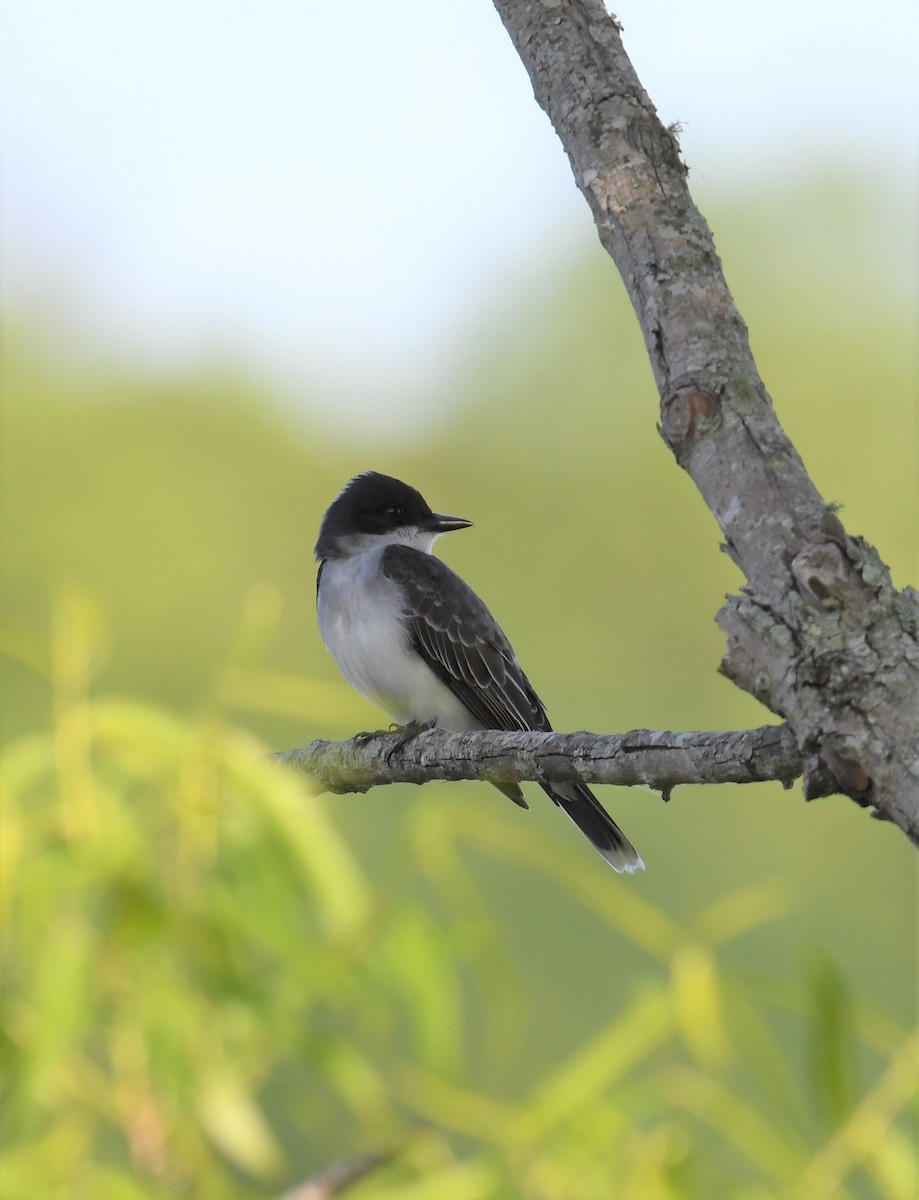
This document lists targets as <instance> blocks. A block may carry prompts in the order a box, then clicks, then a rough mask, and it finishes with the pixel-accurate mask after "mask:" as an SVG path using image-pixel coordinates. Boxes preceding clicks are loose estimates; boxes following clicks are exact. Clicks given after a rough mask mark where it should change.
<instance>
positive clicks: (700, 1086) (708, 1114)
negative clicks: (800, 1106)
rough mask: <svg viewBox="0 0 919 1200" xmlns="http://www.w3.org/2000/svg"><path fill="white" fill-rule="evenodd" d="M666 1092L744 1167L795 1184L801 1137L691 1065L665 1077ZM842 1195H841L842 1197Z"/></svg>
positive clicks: (770, 1179)
mask: <svg viewBox="0 0 919 1200" xmlns="http://www.w3.org/2000/svg"><path fill="white" fill-rule="evenodd" d="M661 1088H662V1091H663V1094H664V1095H665V1096H666V1097H667V1098H668V1099H669V1100H670V1101H671V1103H673V1104H674V1105H677V1106H679V1107H680V1108H684V1109H685V1110H686V1111H687V1112H689V1113H691V1114H692V1115H693V1116H694V1117H696V1118H697V1119H698V1120H699V1121H700V1122H702V1123H703V1124H705V1125H707V1126H708V1127H709V1128H710V1129H712V1130H713V1131H714V1132H715V1133H717V1134H718V1135H719V1136H720V1137H721V1138H723V1139H724V1141H725V1142H726V1143H727V1145H728V1146H730V1147H731V1149H732V1150H733V1151H734V1152H735V1153H736V1154H737V1155H738V1157H739V1159H740V1162H741V1164H742V1166H743V1169H744V1171H750V1170H755V1171H757V1172H760V1173H761V1174H762V1175H763V1176H764V1177H765V1180H766V1181H767V1183H769V1184H771V1185H776V1184H782V1183H785V1182H789V1181H790V1180H791V1179H792V1178H793V1177H794V1176H795V1174H796V1173H797V1172H798V1171H799V1170H800V1167H801V1164H802V1161H803V1159H804V1146H803V1143H802V1142H801V1140H799V1139H797V1138H793V1137H791V1136H790V1134H788V1133H787V1132H786V1131H782V1130H779V1129H777V1128H776V1127H775V1125H774V1124H773V1123H772V1121H771V1120H770V1116H769V1114H768V1113H766V1112H759V1111H757V1110H756V1109H755V1108H753V1107H751V1106H750V1105H749V1104H747V1103H745V1102H744V1100H743V1099H742V1098H741V1097H740V1096H739V1095H737V1094H736V1093H735V1092H733V1091H732V1090H731V1089H730V1088H728V1087H725V1086H724V1085H723V1084H721V1083H719V1082H717V1081H716V1080H714V1079H712V1078H710V1077H709V1076H706V1075H704V1074H703V1073H702V1072H700V1071H696V1070H691V1069H689V1068H686V1067H674V1068H671V1069H670V1070H669V1071H667V1072H665V1074H664V1075H663V1077H662V1079H661ZM841 1196H842V1193H840V1197H841Z"/></svg>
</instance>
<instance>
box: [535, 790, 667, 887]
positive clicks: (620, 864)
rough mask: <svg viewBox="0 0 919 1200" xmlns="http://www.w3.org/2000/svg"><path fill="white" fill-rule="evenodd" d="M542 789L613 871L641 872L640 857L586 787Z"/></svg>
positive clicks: (642, 867) (643, 865) (642, 866)
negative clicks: (591, 843)
mask: <svg viewBox="0 0 919 1200" xmlns="http://www.w3.org/2000/svg"><path fill="white" fill-rule="evenodd" d="M541 786H542V790H543V791H544V792H545V793H546V795H547V796H551V798H552V799H553V800H554V801H555V803H556V804H557V805H558V806H559V807H560V808H563V809H564V810H565V812H566V813H567V814H568V816H569V817H570V818H571V819H572V821H574V823H575V825H577V827H578V829H580V831H581V833H583V834H584V836H585V837H586V838H589V839H590V841H591V842H593V844H594V845H595V846H596V848H597V849H598V850H599V851H600V853H601V854H602V855H603V857H604V858H605V859H606V861H607V862H608V863H609V865H610V866H611V867H612V868H613V870H614V871H628V872H629V874H631V873H632V871H643V870H644V869H645V864H644V863H643V862H642V859H641V855H640V854H639V853H638V851H637V850H636V849H635V847H634V846H633V845H632V843H631V842H630V841H629V839H628V838H627V837H626V836H625V834H624V833H623V832H622V830H621V829H620V828H619V826H618V825H617V824H616V822H615V821H614V820H613V818H612V817H611V816H610V815H609V813H608V812H607V811H606V809H605V808H604V807H603V805H602V804H601V803H600V801H599V800H598V799H597V797H596V796H595V795H594V794H593V792H592V791H591V790H590V788H589V787H587V786H586V785H585V784H583V783H553V784H552V785H551V786H549V785H547V784H542V785H541Z"/></svg>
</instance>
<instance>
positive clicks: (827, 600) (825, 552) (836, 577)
mask: <svg viewBox="0 0 919 1200" xmlns="http://www.w3.org/2000/svg"><path fill="white" fill-rule="evenodd" d="M791 573H792V575H793V576H794V579H795V583H796V584H797V585H798V591H799V592H800V593H801V595H802V596H803V597H804V599H805V600H807V601H808V602H809V603H810V604H811V605H812V606H814V607H816V608H820V609H831V608H839V606H840V604H841V603H842V592H843V591H844V588H845V585H846V582H847V581H848V578H849V566H848V560H847V559H846V556H845V554H844V553H843V551H842V550H841V549H840V547H839V545H838V543H837V542H835V541H831V542H820V543H818V544H817V545H810V546H805V547H804V548H803V549H802V550H799V551H798V553H797V554H796V555H795V557H794V558H793V559H792V562H791Z"/></svg>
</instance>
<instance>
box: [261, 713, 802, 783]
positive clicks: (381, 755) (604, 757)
mask: <svg viewBox="0 0 919 1200" xmlns="http://www.w3.org/2000/svg"><path fill="white" fill-rule="evenodd" d="M275 758H276V759H277V760H278V761H279V762H282V763H285V764H287V765H288V766H292V767H296V768H297V769H299V770H301V771H304V772H305V773H306V774H307V775H309V776H310V777H311V778H312V779H313V780H315V781H316V782H317V783H318V784H319V787H320V789H321V790H322V791H328V792H366V791H367V789H368V788H371V787H375V786H377V785H378V784H383V783H428V782H429V781H431V780H435V779H441V780H450V781H453V780H458V779H480V780H485V781H487V782H489V783H509V782H511V781H519V782H523V781H526V780H532V781H534V782H536V783H544V782H545V783H549V782H553V783H563V782H572V781H577V780H580V781H581V782H582V783H616V784H620V785H623V786H632V785H636V784H644V785H646V786H647V787H651V788H654V789H655V790H656V791H659V792H661V793H663V795H664V797H665V798H667V797H668V796H669V793H670V790H671V789H672V788H674V787H676V786H677V784H683V783H757V782H761V781H763V780H770V779H779V780H781V781H782V783H783V784H784V785H785V786H786V787H790V786H791V783H792V781H793V780H794V779H796V778H797V777H798V776H799V775H800V774H801V771H802V766H803V762H802V758H801V754H800V751H799V750H798V748H797V745H796V744H795V739H794V736H793V734H792V733H791V731H790V730H789V729H788V728H787V727H786V726H784V725H766V726H763V727H762V728H761V729H748V730H743V731H741V732H737V733H734V732H732V733H654V732H651V731H649V730H647V729H636V730H633V731H632V732H631V733H623V734H599V733H528V732H527V733H521V732H516V731H515V732H513V733H505V732H503V731H498V730H490V729H489V730H482V731H481V732H477V733H454V732H448V731H446V730H440V729H432V730H426V731H424V732H422V733H418V734H415V735H413V736H409V737H406V736H405V735H404V734H402V733H399V732H396V733H387V732H379V733H369V734H358V736H357V737H354V738H351V739H350V740H349V741H346V742H322V741H316V742H312V743H311V744H310V745H309V746H306V747H305V748H304V749H303V750H285V751H283V752H282V753H280V754H277V755H275Z"/></svg>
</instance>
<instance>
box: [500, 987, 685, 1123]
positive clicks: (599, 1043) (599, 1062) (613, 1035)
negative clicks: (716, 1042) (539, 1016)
mask: <svg viewBox="0 0 919 1200" xmlns="http://www.w3.org/2000/svg"><path fill="white" fill-rule="evenodd" d="M672 1033H673V1020H672V1016H671V1010H670V1004H669V1001H668V998H667V996H666V995H664V994H662V993H660V992H658V991H656V990H651V989H647V990H646V991H645V992H644V994H643V995H642V997H641V998H640V999H639V1000H637V1001H636V1002H635V1003H634V1004H633V1006H632V1009H631V1011H630V1012H628V1013H625V1014H623V1015H622V1016H621V1017H617V1018H616V1019H615V1020H613V1021H611V1022H610V1023H609V1024H608V1025H607V1026H606V1028H605V1029H604V1030H602V1031H601V1032H600V1033H599V1034H598V1035H596V1036H595V1037H593V1038H591V1039H590V1040H589V1041H588V1042H587V1043H586V1044H585V1045H584V1046H583V1048H582V1049H581V1050H580V1051H579V1052H578V1053H577V1054H575V1055H573V1056H572V1057H571V1059H570V1060H569V1061H568V1062H567V1063H565V1064H564V1065H563V1066H562V1067H561V1068H560V1069H559V1070H557V1071H555V1072H553V1073H552V1074H550V1075H548V1076H547V1077H546V1078H545V1079H544V1080H543V1081H542V1083H541V1084H540V1085H539V1087H538V1088H537V1089H536V1091H535V1093H534V1095H533V1098H532V1101H531V1102H530V1104H529V1105H528V1106H527V1108H526V1109H525V1110H524V1111H523V1112H522V1113H521V1114H520V1115H519V1117H518V1118H517V1120H516V1121H515V1122H514V1123H513V1125H512V1126H511V1128H510V1129H508V1130H505V1131H504V1134H503V1136H506V1137H507V1138H508V1139H509V1140H511V1141H512V1142H518V1143H520V1142H522V1143H524V1144H531V1143H533V1142H538V1141H539V1140H540V1139H541V1138H543V1137H545V1135H546V1134H547V1132H548V1131H549V1130H550V1129H552V1128H553V1126H555V1125H559V1124H561V1123H563V1122H566V1121H570V1120H572V1119H573V1118H574V1117H575V1116H576V1114H577V1113H578V1112H579V1110H581V1109H584V1108H588V1107H589V1106H590V1104H591V1103H592V1102H593V1101H594V1099H595V1098H596V1097H597V1096H598V1095H600V1094H601V1093H602V1092H603V1091H604V1090H605V1089H606V1088H609V1087H611V1086H612V1085H613V1084H614V1083H616V1082H618V1081H619V1080H620V1079H621V1078H622V1077H623V1076H624V1075H625V1074H626V1073H627V1072H629V1071H631V1070H633V1069H634V1068H635V1067H637V1066H638V1065H640V1064H641V1063H643V1062H644V1060H645V1059H646V1058H648V1057H649V1056H650V1055H651V1054H652V1053H653V1052H654V1051H655V1050H657V1049H658V1047H660V1046H661V1045H663V1043H664V1042H666V1041H667V1039H668V1038H669V1037H671V1036H672Z"/></svg>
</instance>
